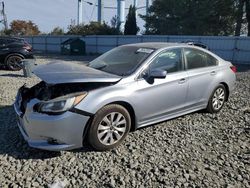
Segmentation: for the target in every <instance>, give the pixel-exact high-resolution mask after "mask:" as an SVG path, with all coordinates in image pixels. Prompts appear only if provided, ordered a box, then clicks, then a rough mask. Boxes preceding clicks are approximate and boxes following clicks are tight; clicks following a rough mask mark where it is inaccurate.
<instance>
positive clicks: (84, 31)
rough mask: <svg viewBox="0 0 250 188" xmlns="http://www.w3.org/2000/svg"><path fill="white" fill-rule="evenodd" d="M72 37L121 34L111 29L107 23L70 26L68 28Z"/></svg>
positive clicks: (115, 29)
mask: <svg viewBox="0 0 250 188" xmlns="http://www.w3.org/2000/svg"><path fill="white" fill-rule="evenodd" d="M68 30H69V31H68V33H67V34H70V35H119V34H121V32H120V31H119V30H118V29H117V28H114V27H110V26H109V25H107V24H106V23H105V22H103V23H102V24H100V23H98V22H91V23H90V24H88V25H84V24H81V25H70V26H69V27H68Z"/></svg>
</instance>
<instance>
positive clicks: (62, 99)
mask: <svg viewBox="0 0 250 188" xmlns="http://www.w3.org/2000/svg"><path fill="white" fill-rule="evenodd" d="M112 84H114V83H70V84H53V85H52V84H47V83H45V82H44V81H42V82H40V83H38V84H37V85H35V86H33V87H31V88H28V87H26V86H25V85H24V86H22V87H21V88H20V89H19V92H18V96H17V102H18V106H19V108H20V111H21V112H22V114H24V113H25V109H26V107H27V103H29V102H30V101H31V100H32V99H37V100H39V101H40V102H38V103H37V104H35V105H34V107H33V110H34V111H35V112H40V113H47V114H60V113H63V112H65V111H67V110H69V109H71V108H72V107H73V106H76V105H77V104H78V103H80V102H81V101H82V100H83V99H84V97H86V96H87V94H88V92H89V91H90V90H94V89H98V88H100V87H106V86H110V85H112Z"/></svg>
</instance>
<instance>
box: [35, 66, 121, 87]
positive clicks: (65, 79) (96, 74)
mask: <svg viewBox="0 0 250 188" xmlns="http://www.w3.org/2000/svg"><path fill="white" fill-rule="evenodd" d="M33 73H34V74H35V75H36V76H37V77H39V78H40V79H42V80H43V81H45V82H46V83H48V84H62V83H84V82H117V81H119V80H120V79H121V77H120V76H117V75H114V74H109V73H106V72H103V71H100V70H96V69H93V68H91V67H87V66H85V65H83V64H77V63H70V62H64V61H54V62H51V63H48V64H45V65H40V66H38V67H37V68H35V69H34V70H33Z"/></svg>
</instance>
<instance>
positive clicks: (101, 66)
mask: <svg viewBox="0 0 250 188" xmlns="http://www.w3.org/2000/svg"><path fill="white" fill-rule="evenodd" d="M107 66H108V65H107V64H99V65H97V66H91V65H90V67H92V68H94V69H98V70H101V69H104V68H105V67H107Z"/></svg>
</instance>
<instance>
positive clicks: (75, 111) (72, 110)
mask: <svg viewBox="0 0 250 188" xmlns="http://www.w3.org/2000/svg"><path fill="white" fill-rule="evenodd" d="M69 111H70V112H73V113H77V114H81V115H83V116H89V117H91V116H93V115H94V114H92V113H89V112H86V111H83V110H80V109H77V108H71V109H70V110H69Z"/></svg>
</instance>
